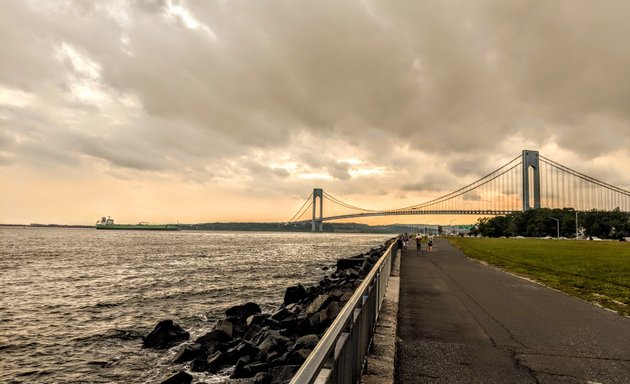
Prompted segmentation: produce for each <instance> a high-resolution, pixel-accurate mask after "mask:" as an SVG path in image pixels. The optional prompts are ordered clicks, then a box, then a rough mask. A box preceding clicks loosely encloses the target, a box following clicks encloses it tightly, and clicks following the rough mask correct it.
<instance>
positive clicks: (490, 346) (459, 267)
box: [396, 239, 630, 384]
mask: <svg viewBox="0 0 630 384" xmlns="http://www.w3.org/2000/svg"><path fill="white" fill-rule="evenodd" d="M414 246H415V244H414ZM399 311H400V312H399V324H398V337H399V342H398V346H397V349H398V365H397V369H396V377H397V382H398V383H405V384H406V383H585V382H592V383H630V348H629V347H628V346H629V345H630V319H628V318H626V317H622V316H620V315H617V314H615V313H612V312H609V311H606V310H603V309H600V308H598V307H595V306H593V305H591V304H589V303H586V302H584V301H581V300H577V299H573V298H571V297H569V296H567V295H565V294H562V293H560V292H557V291H555V290H552V289H548V288H545V287H542V286H540V285H538V284H534V283H531V282H529V281H526V280H524V279H520V278H517V277H515V276H512V275H510V274H507V273H504V272H501V271H498V270H496V269H494V268H491V267H487V266H484V265H482V264H479V263H477V262H474V261H471V260H470V259H468V258H467V257H466V256H465V255H464V254H463V253H461V252H460V251H459V250H457V249H455V248H454V247H452V246H451V245H449V244H448V242H446V241H445V240H441V239H440V240H437V241H436V245H435V247H434V250H433V252H432V253H430V254H424V255H419V254H418V253H417V252H415V250H414V251H412V250H411V247H410V250H409V251H406V254H405V256H404V257H403V259H402V265H401V277H400V308H399Z"/></svg>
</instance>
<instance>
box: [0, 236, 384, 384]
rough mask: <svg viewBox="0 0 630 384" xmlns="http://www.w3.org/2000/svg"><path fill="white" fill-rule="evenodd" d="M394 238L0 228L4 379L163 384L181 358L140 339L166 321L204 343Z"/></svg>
mask: <svg viewBox="0 0 630 384" xmlns="http://www.w3.org/2000/svg"><path fill="white" fill-rule="evenodd" d="M389 237H391V236H387V235H362V234H311V233H250V232H135V231H96V230H93V229H49V228H0V298H1V302H0V382H16V383H17V382H28V383H58V382H75V383H79V382H80V383H86V382H88V383H104V382H136V383H139V382H159V381H161V380H163V379H164V378H166V377H167V376H168V375H169V374H171V372H173V371H174V369H176V367H175V368H174V367H173V366H172V365H170V364H169V361H170V360H171V358H172V356H173V353H174V352H175V350H170V351H162V352H155V351H152V350H146V349H141V339H140V336H141V335H143V334H146V333H148V332H149V331H150V330H151V329H152V328H153V326H154V325H155V324H156V323H157V321H158V320H161V319H166V318H170V319H173V320H174V321H175V322H177V323H179V324H181V325H182V326H183V327H184V328H185V329H187V330H188V331H190V332H191V338H193V339H194V338H195V337H197V336H199V335H201V334H203V333H204V332H206V331H208V330H210V329H211V328H212V326H213V325H214V321H216V319H218V318H219V317H222V316H223V311H224V310H225V309H226V308H228V307H230V306H232V305H236V304H240V303H244V302H247V301H255V302H257V303H259V304H260V305H261V307H262V308H263V310H271V309H273V308H274V307H275V306H276V305H277V304H279V303H280V302H281V301H282V297H283V294H284V289H285V288H286V287H287V286H288V285H291V284H296V283H298V282H300V283H302V284H312V283H315V282H317V281H318V280H319V279H320V278H321V277H322V276H323V275H324V274H325V271H323V270H322V267H323V266H326V265H331V264H333V263H334V262H335V260H336V259H337V258H339V257H347V256H352V255H355V254H357V253H360V252H364V251H366V250H368V249H370V248H372V247H374V246H378V245H380V244H382V243H383V242H384V241H385V240H386V239H388V238H389ZM175 349H176V348H175ZM199 380H204V381H206V382H220V381H221V379H220V378H217V377H203V376H198V377H196V381H199Z"/></svg>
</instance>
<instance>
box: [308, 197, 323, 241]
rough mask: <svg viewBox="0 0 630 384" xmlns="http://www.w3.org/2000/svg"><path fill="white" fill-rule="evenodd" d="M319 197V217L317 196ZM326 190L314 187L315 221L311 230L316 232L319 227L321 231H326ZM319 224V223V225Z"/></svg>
mask: <svg viewBox="0 0 630 384" xmlns="http://www.w3.org/2000/svg"><path fill="white" fill-rule="evenodd" d="M318 197H319V217H317V198H318ZM323 217H324V190H323V189H321V188H314V189H313V221H312V227H311V231H312V232H316V231H317V230H318V229H317V227H319V232H323V231H324V220H323V219H322V218H323ZM318 224H319V225H318Z"/></svg>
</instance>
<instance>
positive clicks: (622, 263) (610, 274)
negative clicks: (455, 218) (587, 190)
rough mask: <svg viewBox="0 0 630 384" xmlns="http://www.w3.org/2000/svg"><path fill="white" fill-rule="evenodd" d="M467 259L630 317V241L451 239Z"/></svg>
mask: <svg viewBox="0 0 630 384" xmlns="http://www.w3.org/2000/svg"><path fill="white" fill-rule="evenodd" d="M450 241H451V244H453V245H454V246H456V247H458V248H459V249H461V250H462V251H463V252H464V253H466V254H467V255H468V256H470V257H472V258H474V259H478V260H483V261H486V262H488V263H489V264H492V265H494V266H497V267H500V268H502V269H505V270H507V271H510V272H514V273H517V274H519V275H523V276H527V277H530V278H532V279H534V280H536V281H539V282H541V283H543V284H545V285H547V286H550V287H553V288H556V289H559V290H561V291H563V292H566V293H568V294H570V295H572V296H576V297H579V298H582V299H584V300H588V301H591V302H595V303H598V304H600V305H602V306H604V307H606V308H610V309H612V310H615V311H617V312H619V313H621V314H623V315H626V316H630V242H619V241H586V240H578V241H575V240H537V239H477V238H461V237H457V238H450Z"/></svg>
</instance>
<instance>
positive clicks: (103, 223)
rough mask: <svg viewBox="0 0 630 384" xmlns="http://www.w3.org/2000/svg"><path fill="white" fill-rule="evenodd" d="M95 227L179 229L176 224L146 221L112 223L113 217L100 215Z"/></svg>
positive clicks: (139, 229)
mask: <svg viewBox="0 0 630 384" xmlns="http://www.w3.org/2000/svg"><path fill="white" fill-rule="evenodd" d="M96 229H120V230H135V231H179V226H178V225H176V224H149V223H146V222H140V223H138V224H114V219H112V218H111V217H109V216H107V217H104V216H103V217H102V218H101V220H99V221H97V222H96Z"/></svg>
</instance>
